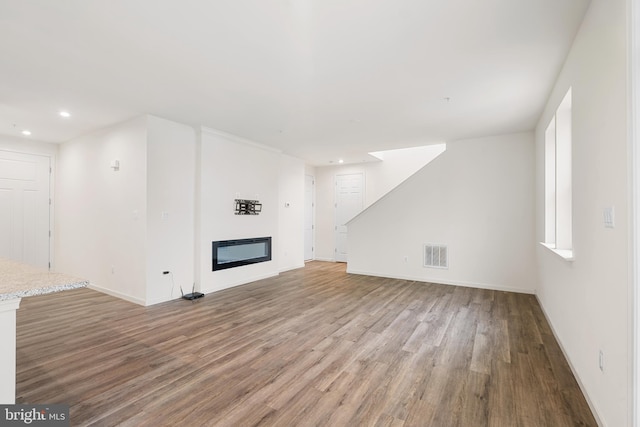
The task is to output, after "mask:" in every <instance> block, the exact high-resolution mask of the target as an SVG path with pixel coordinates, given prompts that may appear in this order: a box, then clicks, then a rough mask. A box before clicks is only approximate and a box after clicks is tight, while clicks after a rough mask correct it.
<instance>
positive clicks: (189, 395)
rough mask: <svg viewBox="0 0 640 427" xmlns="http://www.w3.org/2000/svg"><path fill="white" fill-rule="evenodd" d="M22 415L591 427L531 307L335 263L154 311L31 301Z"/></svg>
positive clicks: (532, 303)
mask: <svg viewBox="0 0 640 427" xmlns="http://www.w3.org/2000/svg"><path fill="white" fill-rule="evenodd" d="M17 402H18V403H46V404H55V403H62V404H69V405H70V414H71V423H72V425H74V426H76V425H78V426H85V425H96V426H115V425H120V426H147V425H148V426H165V425H166V426H173V425H190V426H201V425H202V426H209V425H211V426H258V425H260V426H307V425H309V426H322V425H326V426H331V427H335V426H338V427H339V426H360V425H367V426H394V427H400V426H405V427H406V426H436V427H448V426H461V427H466V426H469V425H473V426H485V425H486V426H494V427H498V426H505V427H506V426H508V427H511V426H528V425H532V426H553V427H557V426H560V427H561V426H574V425H582V426H595V425H596V423H595V420H594V418H593V416H592V415H591V413H590V411H589V408H588V406H587V403H586V401H585V399H584V396H583V395H582V394H581V392H580V389H579V387H578V385H577V382H576V381H575V378H574V377H573V375H572V373H571V370H570V368H569V366H568V364H567V362H566V360H565V359H564V357H563V354H562V351H561V350H560V347H559V345H558V343H557V342H556V341H555V339H554V337H553V335H552V331H551V328H550V327H549V325H548V323H547V322H546V320H545V318H544V314H543V312H542V310H541V309H540V306H539V305H538V303H537V300H536V299H535V297H533V296H531V295H521V294H514V293H508V292H500V291H490V290H483V289H472V288H464V287H454V286H446V285H437V284H429V283H421V282H414V281H404V280H398V279H387V278H380V277H368V276H359V275H350V274H347V273H346V272H345V268H344V264H339V263H323V262H311V263H308V264H307V266H306V267H305V268H303V269H298V270H293V271H289V272H286V273H283V274H281V275H279V276H277V277H272V278H269V279H265V280H261V281H258V282H254V283H251V284H248V285H244V286H238V287H235V288H231V289H226V290H223V291H220V292H216V293H213V294H208V295H207V296H206V297H205V298H203V299H201V300H199V301H198V302H196V303H192V302H189V301H185V300H175V301H170V302H167V303H163V304H158V305H155V306H151V307H141V306H137V305H135V304H131V303H128V302H126V301H122V300H119V299H116V298H113V297H111V296H107V295H104V294H101V293H98V292H96V291H93V290H90V289H80V290H75V291H69V292H63V293H59V294H51V295H45V296H39V297H32V298H25V299H24V300H23V301H22V304H21V308H20V309H19V310H18V312H17Z"/></svg>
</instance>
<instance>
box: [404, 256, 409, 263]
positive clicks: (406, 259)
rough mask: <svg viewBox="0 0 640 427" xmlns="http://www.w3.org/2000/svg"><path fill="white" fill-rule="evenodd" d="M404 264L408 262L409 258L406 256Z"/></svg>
mask: <svg viewBox="0 0 640 427" xmlns="http://www.w3.org/2000/svg"><path fill="white" fill-rule="evenodd" d="M404 262H405V263H407V262H409V257H408V256H406V255H405V256H404Z"/></svg>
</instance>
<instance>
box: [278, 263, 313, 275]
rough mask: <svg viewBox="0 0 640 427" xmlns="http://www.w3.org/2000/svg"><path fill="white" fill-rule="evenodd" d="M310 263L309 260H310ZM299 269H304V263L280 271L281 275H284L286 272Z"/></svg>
mask: <svg viewBox="0 0 640 427" xmlns="http://www.w3.org/2000/svg"><path fill="white" fill-rule="evenodd" d="M308 261H309V260H308ZM299 268H304V262H303V263H302V264H296V265H294V266H293V267H285V268H281V269H279V270H278V272H279V273H284V272H285V271H291V270H297V269H299Z"/></svg>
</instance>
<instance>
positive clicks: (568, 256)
mask: <svg viewBox="0 0 640 427" xmlns="http://www.w3.org/2000/svg"><path fill="white" fill-rule="evenodd" d="M539 243H540V245H542V246H544V247H545V248H547V249H549V250H550V251H551V252H553V253H554V254H556V255H558V256H559V257H561V258H563V259H564V260H565V261H575V258H574V256H573V250H572V249H556V248H555V246H553V245H550V244H549V243H544V242H539Z"/></svg>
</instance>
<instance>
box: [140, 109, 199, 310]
mask: <svg viewBox="0 0 640 427" xmlns="http://www.w3.org/2000/svg"><path fill="white" fill-rule="evenodd" d="M147 125H148V130H147V250H146V256H147V262H146V267H147V280H146V282H147V294H146V303H147V304H155V303H158V302H162V301H167V300H170V299H172V298H177V297H179V296H180V286H182V288H183V289H184V291H185V292H187V291H188V292H191V288H192V286H193V283H194V259H195V257H194V251H195V245H194V240H195V236H194V227H195V224H194V215H195V180H196V173H195V171H196V135H195V130H194V129H193V128H192V127H190V126H186V125H183V124H180V123H176V122H172V121H169V120H164V119H161V118H158V117H153V116H148V121H147ZM163 271H170V272H171V273H172V275H173V281H174V283H172V280H171V277H170V276H169V275H163V274H162V272H163ZM174 284H175V286H173V285H174Z"/></svg>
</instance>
